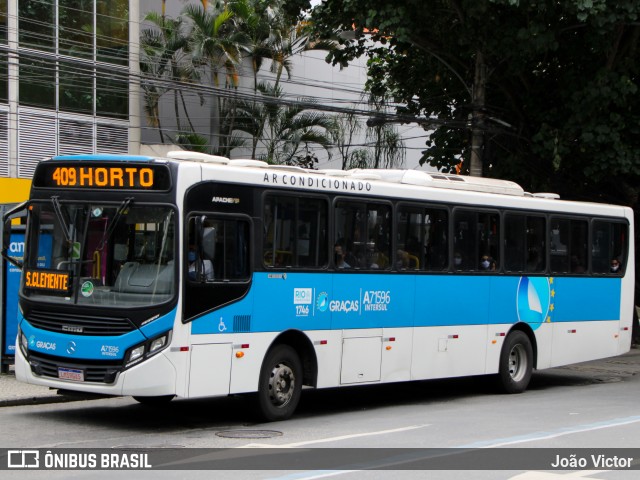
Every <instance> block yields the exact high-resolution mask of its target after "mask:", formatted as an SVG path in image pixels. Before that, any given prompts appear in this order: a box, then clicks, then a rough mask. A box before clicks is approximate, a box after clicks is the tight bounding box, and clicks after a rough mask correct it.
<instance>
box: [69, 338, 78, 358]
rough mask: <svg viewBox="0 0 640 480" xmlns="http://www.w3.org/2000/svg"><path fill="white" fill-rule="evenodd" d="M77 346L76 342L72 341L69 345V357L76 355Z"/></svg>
mask: <svg viewBox="0 0 640 480" xmlns="http://www.w3.org/2000/svg"><path fill="white" fill-rule="evenodd" d="M76 346H77V345H76V342H73V341H71V342H69V343H67V353H68V354H69V355H73V354H74V353H76Z"/></svg>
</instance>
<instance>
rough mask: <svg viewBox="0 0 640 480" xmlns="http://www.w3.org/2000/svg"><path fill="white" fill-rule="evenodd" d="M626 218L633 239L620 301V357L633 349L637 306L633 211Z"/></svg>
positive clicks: (628, 212)
mask: <svg viewBox="0 0 640 480" xmlns="http://www.w3.org/2000/svg"><path fill="white" fill-rule="evenodd" d="M626 216H627V218H628V219H629V238H630V239H631V242H630V244H631V248H629V256H628V258H627V265H626V269H625V275H624V278H623V279H622V286H621V288H622V294H621V300H620V342H619V344H618V352H617V353H618V355H621V354H623V353H626V352H628V351H629V349H630V348H631V336H632V334H633V332H632V330H633V309H634V308H636V306H635V298H634V296H635V288H634V285H635V278H636V272H635V265H636V261H635V249H634V248H633V239H634V238H635V236H634V223H633V211H632V210H631V209H626Z"/></svg>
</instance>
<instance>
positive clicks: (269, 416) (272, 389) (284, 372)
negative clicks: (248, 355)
mask: <svg viewBox="0 0 640 480" xmlns="http://www.w3.org/2000/svg"><path fill="white" fill-rule="evenodd" d="M301 392H302V363H301V362H300V358H299V357H298V354H297V353H296V351H295V350H294V349H293V348H291V347H290V346H288V345H277V346H275V347H274V348H273V349H271V350H270V351H269V353H268V354H267V356H266V357H265V359H264V362H263V363H262V368H261V369H260V379H259V381H258V395H257V404H258V413H259V415H260V418H261V419H262V420H266V421H268V422H273V421H278V420H286V419H287V418H289V417H291V415H293V412H294V411H295V409H296V407H297V406H298V402H300V394H301Z"/></svg>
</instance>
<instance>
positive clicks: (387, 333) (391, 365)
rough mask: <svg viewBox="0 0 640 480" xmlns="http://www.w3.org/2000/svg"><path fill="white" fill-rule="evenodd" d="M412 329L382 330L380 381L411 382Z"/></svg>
mask: <svg viewBox="0 0 640 480" xmlns="http://www.w3.org/2000/svg"><path fill="white" fill-rule="evenodd" d="M413 330H414V329H413V328H384V329H383V330H382V371H381V374H380V381H382V382H401V381H406V380H411V357H412V353H413Z"/></svg>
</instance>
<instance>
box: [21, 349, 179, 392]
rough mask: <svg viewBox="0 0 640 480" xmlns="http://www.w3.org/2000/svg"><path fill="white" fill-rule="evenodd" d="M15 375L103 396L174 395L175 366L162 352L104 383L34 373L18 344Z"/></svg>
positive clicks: (38, 383)
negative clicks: (111, 381)
mask: <svg viewBox="0 0 640 480" xmlns="http://www.w3.org/2000/svg"><path fill="white" fill-rule="evenodd" d="M61 360H63V359H61ZM15 374H16V379H17V380H18V381H20V382H24V383H29V384H32V385H43V386H46V387H50V388H59V389H63V390H72V391H78V392H89V393H98V394H103V395H116V396H123V395H136V396H160V395H175V393H176V378H177V374H176V368H175V366H174V365H173V364H172V363H171V361H170V360H169V359H168V358H167V356H166V355H165V352H161V353H159V354H157V355H155V356H153V357H151V358H149V359H147V360H145V361H144V362H142V363H140V364H138V365H136V366H134V367H131V368H129V369H127V370H125V371H123V372H119V373H117V374H116V378H115V381H114V382H113V383H108V384H107V383H99V382H88V381H73V380H62V379H59V378H55V377H52V376H46V375H36V374H35V373H34V372H33V371H32V368H31V365H30V364H29V361H28V360H27V359H26V358H25V356H24V355H23V353H22V351H21V349H20V348H19V346H18V347H17V348H16V354H15Z"/></svg>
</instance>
